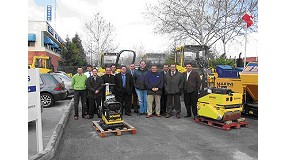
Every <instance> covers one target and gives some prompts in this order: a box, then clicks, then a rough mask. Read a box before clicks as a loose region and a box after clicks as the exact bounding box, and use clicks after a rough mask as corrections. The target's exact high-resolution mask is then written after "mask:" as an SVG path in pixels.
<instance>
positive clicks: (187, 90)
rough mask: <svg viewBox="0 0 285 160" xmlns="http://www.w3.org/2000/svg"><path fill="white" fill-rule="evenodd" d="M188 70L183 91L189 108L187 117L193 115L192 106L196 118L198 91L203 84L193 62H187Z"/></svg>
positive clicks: (186, 105) (187, 108)
mask: <svg viewBox="0 0 285 160" xmlns="http://www.w3.org/2000/svg"><path fill="white" fill-rule="evenodd" d="M186 70H187V71H186V72H184V73H183V74H182V76H183V81H184V84H183V92H184V103H185V107H186V110H187V115H186V116H185V117H191V108H192V112H193V115H194V119H195V117H196V116H197V101H198V91H199V89H200V86H201V78H200V75H199V73H197V72H195V71H193V70H192V65H191V63H187V64H186Z"/></svg>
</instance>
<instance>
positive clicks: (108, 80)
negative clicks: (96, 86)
mask: <svg viewBox="0 0 285 160" xmlns="http://www.w3.org/2000/svg"><path fill="white" fill-rule="evenodd" d="M105 70H106V73H105V74H104V75H103V76H102V78H103V81H104V84H105V83H110V84H115V76H114V75H112V74H111V72H112V70H111V67H110V66H107V67H106V69H105ZM110 91H111V92H114V89H113V86H110ZM105 93H106V87H104V89H103V96H102V101H103V102H104V101H105V97H106V96H105Z"/></svg>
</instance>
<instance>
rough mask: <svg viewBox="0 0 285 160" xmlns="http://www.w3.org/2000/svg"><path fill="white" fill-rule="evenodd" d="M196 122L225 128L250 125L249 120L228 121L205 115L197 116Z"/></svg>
mask: <svg viewBox="0 0 285 160" xmlns="http://www.w3.org/2000/svg"><path fill="white" fill-rule="evenodd" d="M195 122H197V123H202V124H205V125H208V126H212V127H216V128H221V129H223V130H227V131H229V130H231V128H236V129H239V128H240V127H248V122H247V121H245V119H244V120H243V121H227V122H219V121H216V120H213V119H209V118H205V117H196V118H195Z"/></svg>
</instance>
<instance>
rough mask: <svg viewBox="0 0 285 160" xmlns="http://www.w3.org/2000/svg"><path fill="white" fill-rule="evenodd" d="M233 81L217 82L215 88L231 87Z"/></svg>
mask: <svg viewBox="0 0 285 160" xmlns="http://www.w3.org/2000/svg"><path fill="white" fill-rule="evenodd" d="M233 86H234V83H232V82H217V88H223V87H226V88H227V87H233Z"/></svg>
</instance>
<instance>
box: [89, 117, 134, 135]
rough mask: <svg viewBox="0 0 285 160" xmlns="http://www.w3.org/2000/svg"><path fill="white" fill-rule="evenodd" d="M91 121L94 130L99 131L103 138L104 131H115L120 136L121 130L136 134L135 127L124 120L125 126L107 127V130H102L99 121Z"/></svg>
mask: <svg viewBox="0 0 285 160" xmlns="http://www.w3.org/2000/svg"><path fill="white" fill-rule="evenodd" d="M92 122H93V127H94V128H95V129H96V131H100V136H101V138H104V137H105V136H106V133H116V134H117V136H121V135H122V132H129V133H131V134H136V133H137V130H136V128H135V127H133V126H131V125H130V124H128V123H127V122H124V125H125V127H124V128H122V129H120V128H115V129H107V130H104V129H103V128H102V127H101V126H100V123H99V122H100V121H92Z"/></svg>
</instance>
